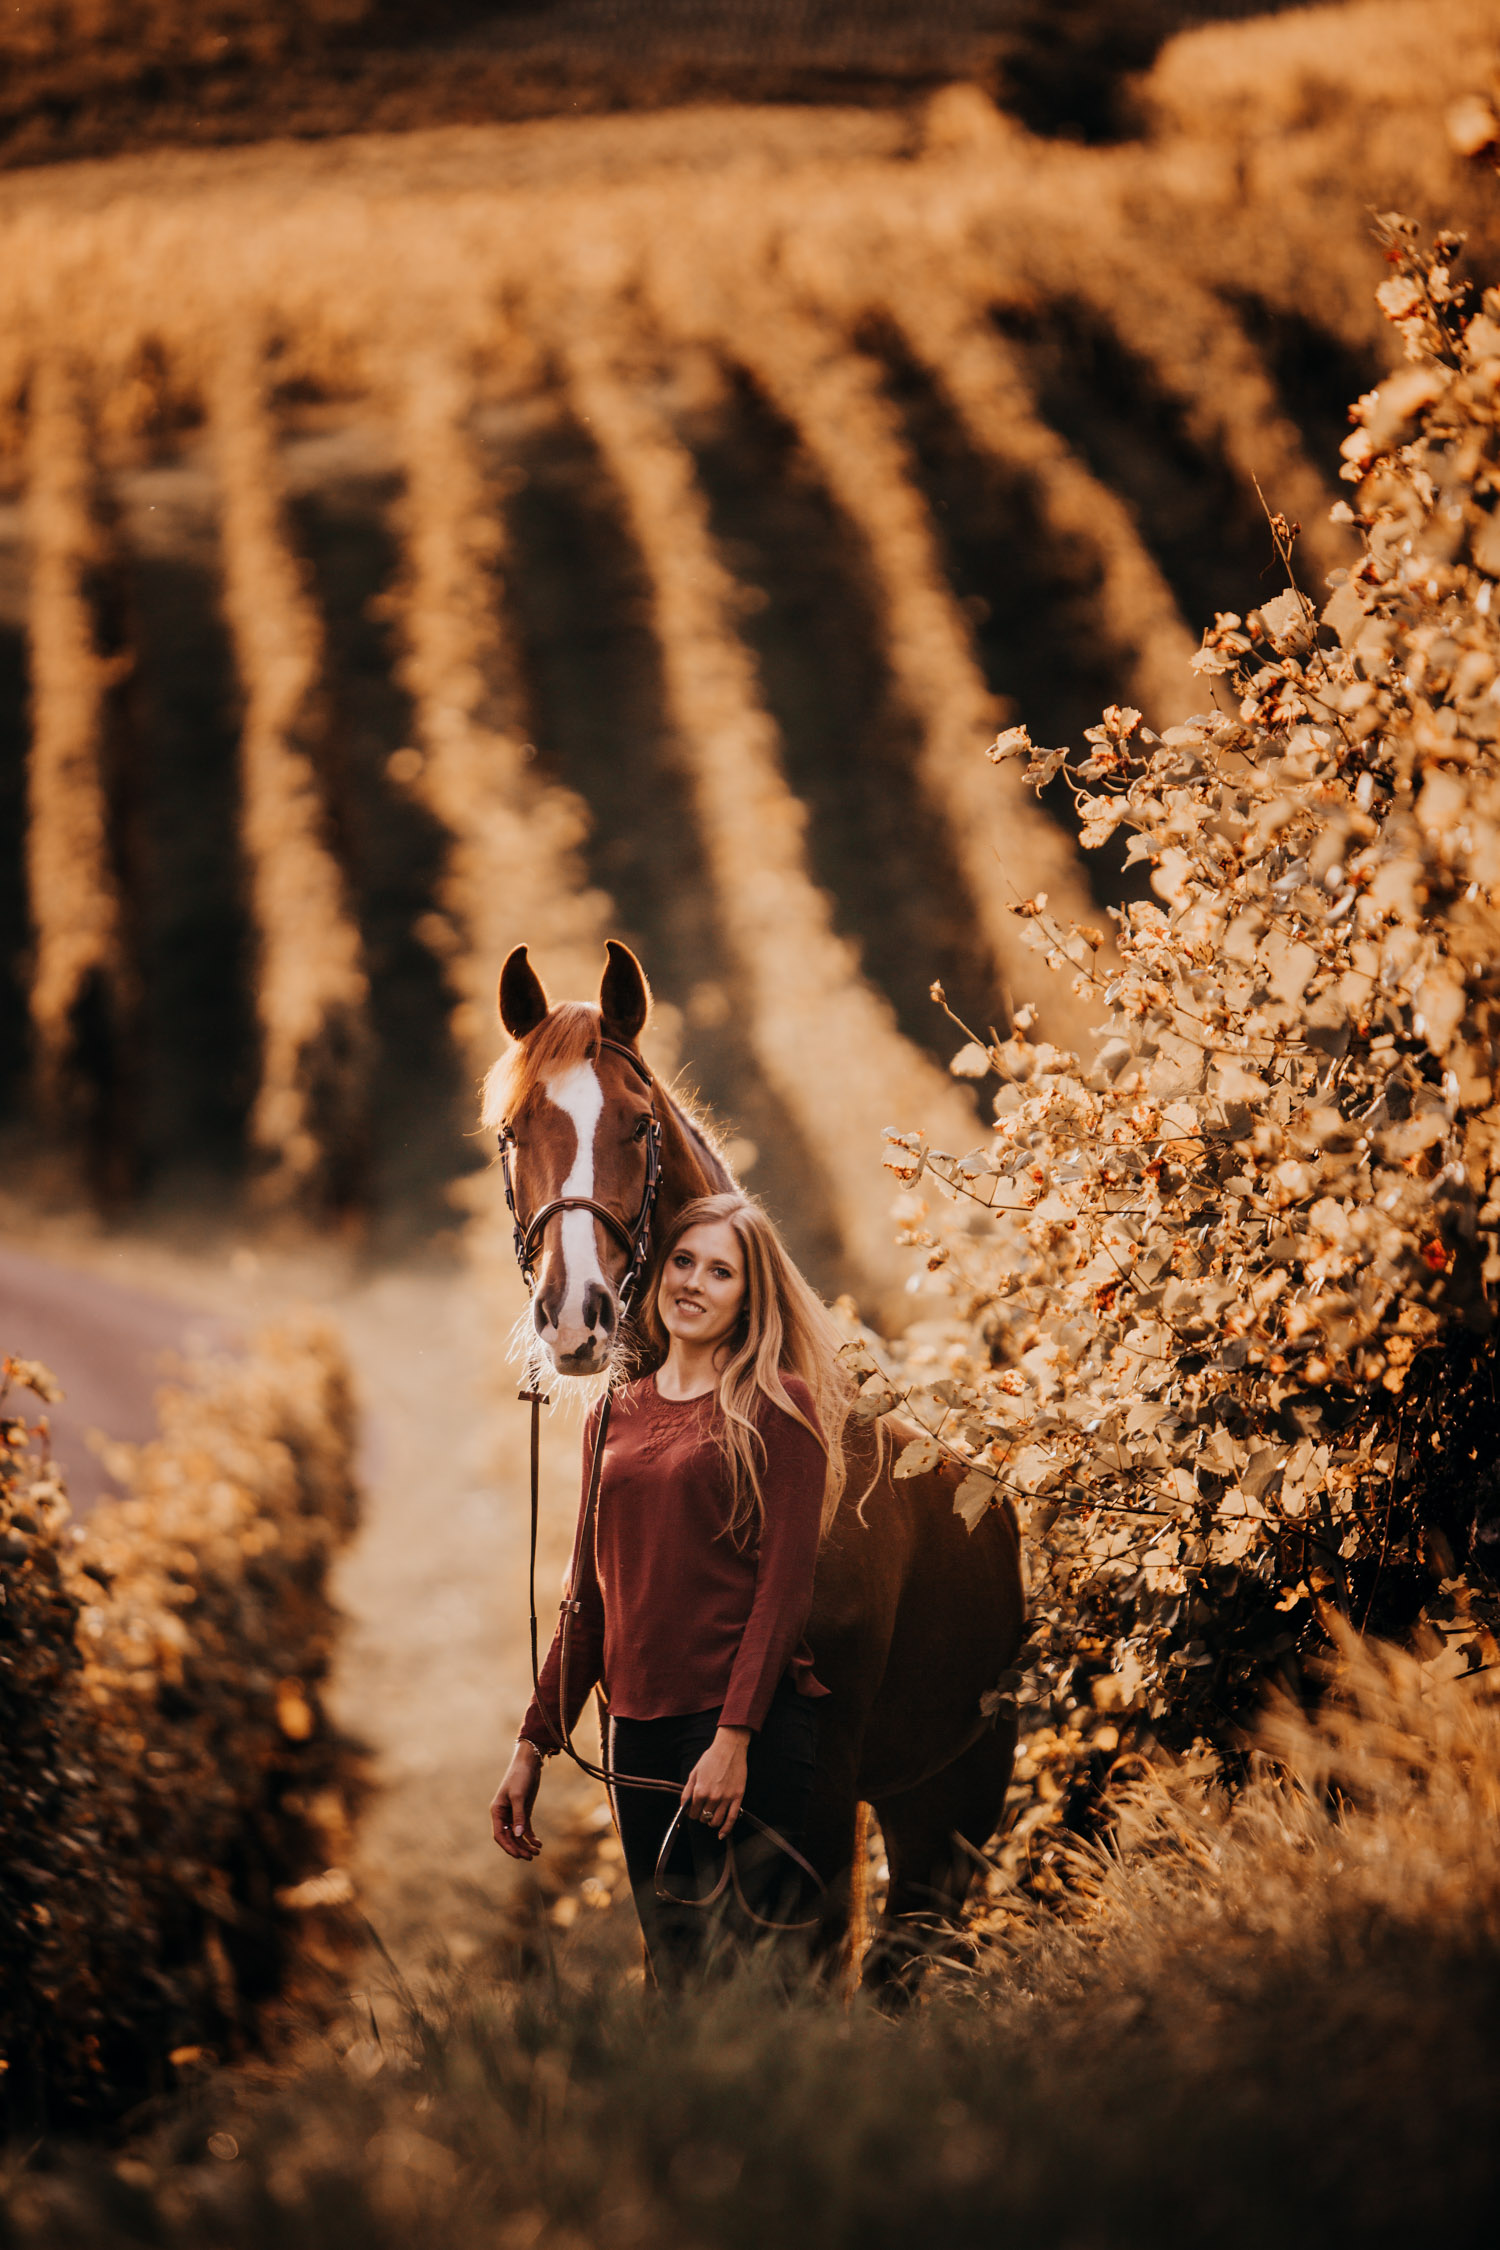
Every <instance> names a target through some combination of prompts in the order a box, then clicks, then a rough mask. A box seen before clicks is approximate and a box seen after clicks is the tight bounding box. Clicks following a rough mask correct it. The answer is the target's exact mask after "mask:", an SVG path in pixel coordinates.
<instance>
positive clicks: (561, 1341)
mask: <svg viewBox="0 0 1500 2250" xmlns="http://www.w3.org/2000/svg"><path fill="white" fill-rule="evenodd" d="M547 1099H548V1101H549V1102H552V1103H554V1104H555V1106H556V1107H557V1108H558V1109H560V1110H562V1111H563V1112H564V1114H565V1115H566V1116H567V1117H568V1118H570V1119H571V1121H572V1125H573V1131H574V1133H575V1134H576V1136H577V1141H576V1145H575V1148H574V1152H573V1167H572V1170H571V1171H570V1172H569V1174H568V1176H567V1178H566V1179H565V1180H564V1181H563V1184H562V1186H561V1187H560V1188H559V1189H558V1191H557V1192H558V1194H559V1195H560V1196H568V1195H589V1196H591V1195H592V1194H593V1192H594V1138H595V1135H596V1134H597V1132H598V1130H599V1120H600V1118H601V1117H602V1116H603V1114H604V1088H603V1087H602V1086H601V1085H600V1083H599V1077H598V1073H597V1072H596V1071H595V1069H594V1067H593V1065H592V1063H576V1064H575V1065H574V1067H573V1068H572V1069H571V1070H565V1071H562V1072H560V1073H559V1075H558V1076H557V1077H556V1078H549V1079H548V1081H547ZM552 1223H553V1225H554V1226H555V1227H556V1229H557V1233H558V1248H557V1252H556V1255H557V1256H558V1257H560V1258H561V1260H562V1269H563V1270H562V1288H561V1292H560V1294H559V1295H558V1297H557V1300H556V1302H557V1324H556V1326H555V1327H554V1328H553V1330H552V1332H551V1334H550V1335H544V1336H543V1338H542V1341H543V1343H545V1344H546V1345H547V1346H548V1348H549V1350H550V1351H551V1353H552V1355H553V1358H554V1360H558V1361H561V1360H564V1359H567V1360H572V1359H575V1358H576V1357H577V1356H578V1355H579V1354H581V1353H584V1352H588V1353H590V1354H597V1364H598V1366H600V1367H602V1366H603V1364H604V1358H605V1355H606V1352H607V1350H608V1346H609V1342H610V1339H609V1337H608V1336H605V1335H602V1334H600V1333H599V1332H598V1331H596V1330H595V1329H592V1328H590V1327H589V1325H588V1322H587V1320H586V1319H585V1317H584V1307H585V1303H586V1298H587V1292H588V1290H589V1288H590V1286H591V1285H592V1286H594V1287H597V1288H600V1289H602V1290H603V1291H604V1292H605V1294H606V1296H610V1297H612V1296H613V1294H614V1292H613V1290H612V1289H611V1288H610V1285H609V1282H608V1280H607V1279H606V1277H605V1274H604V1272H603V1270H602V1268H601V1266H600V1264H599V1240H598V1236H597V1234H596V1232H595V1227H594V1215H593V1213H592V1212H591V1211H564V1212H563V1213H562V1214H561V1216H560V1217H558V1218H557V1219H554V1221H553V1222H552ZM589 1372H593V1370H592V1369H590V1370H589Z"/></svg>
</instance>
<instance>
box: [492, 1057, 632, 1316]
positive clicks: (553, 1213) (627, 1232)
mask: <svg viewBox="0 0 1500 2250" xmlns="http://www.w3.org/2000/svg"><path fill="white" fill-rule="evenodd" d="M599 1045H600V1047H601V1049H602V1048H605V1047H608V1048H609V1050H610V1052H611V1054H615V1055H623V1056H624V1058H625V1060H626V1062H628V1063H629V1065H630V1067H631V1069H632V1070H633V1071H634V1072H635V1074H636V1076H637V1078H639V1079H640V1081H641V1083H642V1085H643V1086H645V1088H646V1089H647V1091H648V1093H649V1094H650V1096H651V1117H650V1121H649V1124H648V1126H647V1130H646V1179H645V1184H644V1186H643V1187H642V1189H641V1206H640V1209H639V1210H638V1211H637V1212H636V1215H635V1223H634V1225H633V1226H627V1225H626V1223H625V1221H624V1220H623V1219H622V1218H620V1217H619V1216H618V1214H617V1213H616V1212H614V1211H611V1210H609V1209H608V1208H607V1206H606V1205H604V1204H603V1203H596V1202H595V1201H594V1199H593V1197H592V1196H588V1195H559V1196H555V1197H554V1198H553V1200H552V1201H551V1202H550V1203H544V1204H543V1205H542V1208H541V1209H540V1211H538V1212H537V1213H536V1214H535V1216H534V1217H533V1218H531V1219H529V1220H526V1219H523V1218H522V1217H521V1214H520V1212H519V1211H518V1210H517V1209H516V1183H515V1178H514V1176H513V1174H512V1171H511V1162H510V1159H511V1151H512V1150H513V1149H514V1147H515V1145H516V1136H515V1134H514V1133H513V1132H512V1130H511V1128H510V1126H509V1125H502V1126H501V1128H500V1171H501V1175H502V1177H503V1178H504V1181H505V1201H506V1204H507V1206H508V1208H509V1211H510V1215H511V1218H512V1219H513V1221H514V1222H515V1229H516V1264H517V1265H518V1266H519V1267H520V1269H521V1275H522V1278H523V1280H524V1281H525V1283H526V1286H527V1288H528V1289H532V1290H534V1289H535V1288H536V1257H537V1252H538V1250H539V1249H540V1248H541V1244H542V1236H543V1235H544V1233H545V1232H546V1230H547V1226H548V1223H549V1221H551V1220H553V1219H555V1218H556V1217H557V1214H558V1213H559V1211H590V1212H592V1213H593V1215H594V1217H595V1218H596V1219H597V1220H598V1221H599V1223H600V1225H601V1226H606V1227H608V1229H609V1231H610V1233H611V1234H612V1235H613V1236H614V1238H615V1240H616V1242H618V1243H619V1245H620V1247H621V1249H622V1250H623V1251H624V1252H625V1259H626V1264H625V1271H624V1274H623V1275H622V1276H621V1279H620V1286H619V1290H618V1292H617V1295H618V1298H619V1305H620V1310H621V1312H622V1313H624V1312H626V1311H628V1310H629V1306H630V1301H631V1299H632V1297H633V1296H634V1295H635V1292H636V1288H637V1285H638V1284H639V1281H640V1278H641V1274H642V1272H643V1270H644V1268H645V1264H646V1258H647V1254H648V1252H649V1251H650V1248H651V1214H652V1212H653V1211H654V1210H655V1208H656V1191H657V1189H658V1188H659V1187H660V1185H661V1119H660V1117H658V1115H657V1113H656V1082H655V1080H654V1079H653V1078H652V1076H651V1073H650V1071H649V1070H648V1069H647V1068H646V1065H645V1064H644V1063H643V1062H642V1061H641V1058H640V1056H639V1055H638V1054H636V1053H635V1052H634V1050H633V1049H632V1048H630V1047H626V1046H622V1045H621V1043H620V1041H619V1040H618V1039H601V1040H600V1042H599Z"/></svg>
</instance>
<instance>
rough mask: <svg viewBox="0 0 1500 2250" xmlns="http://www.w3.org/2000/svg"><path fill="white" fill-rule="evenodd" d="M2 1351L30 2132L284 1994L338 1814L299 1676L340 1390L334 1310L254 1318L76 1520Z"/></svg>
mask: <svg viewBox="0 0 1500 2250" xmlns="http://www.w3.org/2000/svg"><path fill="white" fill-rule="evenodd" d="M0 1374H3V1385H0V1833H3V1835H4V1838H5V1845H4V1851H3V1853H0V2128H3V2127H4V2126H5V2125H9V2126H11V2127H12V2128H18V2127H22V2126H24V2127H27V2128H31V2127H33V2126H34V2125H35V2124H36V2123H38V2122H39V2121H41V2122H47V2123H51V2124H53V2125H57V2124H63V2123H81V2122H87V2121H90V2120H95V2119H98V2118H101V2117H107V2116H109V2115H110V2114H112V2113H116V2112H118V2111H119V2110H121V2109H122V2108H124V2107H125V2106H127V2105H128V2104H130V2103H132V2102H135V2101H139V2100H140V2099H141V2098H142V2096H143V2095H145V2094H147V2093H149V2092H150V2091H152V2090H153V2089H154V2088H157V2087H159V2086H161V2085H163V2084H164V2083H166V2082H167V2081H168V2080H169V2078H170V2075H171V2073H170V2070H169V2059H170V2058H173V2057H175V2058H176V2060H177V2063H178V2065H179V2067H188V2066H190V2065H194V2064H197V2063H199V2062H202V2061H203V2060H205V2059H209V2058H211V2056H212V2054H213V2053H215V2052H218V2053H223V2052H226V2051H235V2050H236V2049H238V2048H241V2047H242V2046H243V2045H244V2043H245V2041H246V2039H247V2037H248V2036H250V2035H251V2034H252V2033H253V2031H254V2028H255V2011H256V2008H257V2005H258V2003H260V2002H261V2001H263V2000H265V1999H267V1998H268V1997H269V1996H271V1995H272V1994H273V1993H274V1992H275V1990H276V1987H277V1984H278V1981H279V1978H280V1975H281V1972H282V1970H283V1968H284V1966H285V1960H286V1950H287V1948H286V1933H287V1929H288V1927H289V1924H288V1922H287V1920H286V1918H285V1917H284V1916H281V1915H279V1914H278V1911H277V1895H276V1894H277V1892H278V1889H281V1888H283V1887H285V1886H295V1885H296V1883H297V1882H298V1879H299V1878H301V1877H304V1876H306V1875H307V1874H308V1873H309V1872H310V1863H311V1864H315V1865H318V1866H321V1864H322V1860H321V1857H319V1858H318V1859H317V1860H316V1861H313V1858H312V1855H314V1854H316V1853H317V1852H318V1850H319V1836H318V1815H319V1812H320V1810H322V1811H324V1812H327V1813H329V1814H330V1815H331V1814H332V1813H335V1812H336V1810H337V1807H336V1802H335V1800H334V1799H333V1798H332V1797H331V1795H329V1792H330V1789H331V1785H332V1784H333V1783H334V1782H335V1781H336V1779H337V1777H338V1773H339V1769H340V1765H341V1762H342V1750H341V1746H340V1745H339V1743H338V1742H337V1740H336V1738H334V1737H332V1736H331V1734H330V1731H329V1729H328V1728H327V1726H326V1725H325V1724H324V1722H323V1721H322V1719H321V1717H320V1715H319V1711H318V1702H317V1690H316V1683H317V1680H318V1678H319V1677H320V1675H321V1673H322V1671H323V1669H324V1664H325V1660H326V1654H327V1648H328V1643H329V1638H330V1634H331V1627H332V1622H333V1620H332V1611H331V1608H330V1604H329V1601H328V1595H327V1589H326V1584H325V1579H326V1572H327V1565H328V1562H329V1559H330V1556H331V1554H332V1553H333V1551H334V1549H335V1547H336V1545H337V1543H338V1541H339V1539H340V1538H341V1537H342V1535H343V1534H344V1532H345V1531H346V1530H347V1529H348V1527H349V1526H350V1524H351V1523H352V1520H353V1512H354V1496H353V1487H352V1483H351V1479H350V1455H351V1445H352V1411H351V1403H350V1397H349V1390H348V1384H347V1380H346V1376H345V1372H344V1368H343V1365H342V1362H341V1359H340V1357H339V1354H338V1351H337V1349H336V1347H335V1345H334V1344H333V1343H332V1342H331V1340H330V1339H329V1338H328V1336H327V1335H326V1334H323V1333H322V1332H320V1331H308V1332H305V1333H299V1334H292V1333H287V1332H281V1333H278V1332H272V1333H269V1334H267V1335H265V1336H263V1337H261V1338H260V1339H259V1341H258V1344H257V1347H256V1349H255V1351H254V1353H253V1355H252V1356H251V1357H249V1358H248V1359H247V1360H245V1361H244V1362H243V1363H237V1364H231V1365H227V1366H226V1367H224V1368H222V1369H219V1370H215V1371H213V1372H212V1374H211V1376H210V1377H209V1379H208V1380H206V1381H205V1382H204V1383H203V1384H201V1385H195V1386H193V1387H184V1388H181V1389H177V1390H174V1391H170V1392H168V1393H167V1394H166V1395H165V1397H164V1400H163V1403H162V1435H161V1436H160V1438H158V1439H157V1440H155V1441H154V1442H153V1443H151V1444H149V1445H146V1446H143V1447H141V1448H140V1449H139V1451H138V1452H136V1453H135V1454H134V1456H133V1458H131V1459H130V1462H129V1469H128V1474H129V1492H130V1496H129V1497H128V1498H126V1499H124V1500H121V1501H118V1502H115V1503H112V1504H109V1505H106V1506H105V1507H103V1508H101V1509H100V1510H99V1511H98V1512H97V1513H96V1514H95V1515H94V1516H92V1517H91V1518H90V1519H89V1521H88V1523H87V1525H85V1526H82V1527H75V1526H74V1525H72V1523H71V1522H70V1520H69V1514H68V1506H67V1500H66V1497H65V1495H64V1493H63V1490H62V1486H61V1483H60V1481H59V1479H58V1477H57V1475H56V1473H55V1471H54V1470H53V1469H52V1468H51V1467H50V1466H49V1464H48V1463H47V1460H46V1457H45V1451H44V1444H39V1442H38V1439H39V1432H38V1429H37V1428H35V1427H33V1425H31V1424H29V1423H28V1422H27V1420H26V1419H25V1418H24V1417H23V1416H22V1415H20V1414H19V1413H17V1412H16V1410H15V1406H14V1404H13V1393H14V1390H15V1388H16V1387H18V1386H21V1385H25V1386H29V1387H30V1388H31V1389H32V1390H33V1391H34V1392H36V1393H37V1394H39V1395H40V1396H41V1397H43V1398H47V1397H49V1396H56V1395H57V1394H56V1386H55V1385H54V1383H53V1381H52V1378H51V1377H50V1376H49V1375H48V1374H47V1372H46V1370H45V1369H43V1368H39V1367H37V1366H35V1365H33V1364H30V1363H27V1362H21V1361H16V1360H6V1361H4V1362H0ZM40 1436H41V1439H42V1440H43V1441H44V1438H45V1428H44V1426H42V1428H41V1431H40ZM320 1793H322V1795H323V1797H324V1799H325V1802H324V1804H323V1805H322V1806H321V1807H320V1805H319V1796H320Z"/></svg>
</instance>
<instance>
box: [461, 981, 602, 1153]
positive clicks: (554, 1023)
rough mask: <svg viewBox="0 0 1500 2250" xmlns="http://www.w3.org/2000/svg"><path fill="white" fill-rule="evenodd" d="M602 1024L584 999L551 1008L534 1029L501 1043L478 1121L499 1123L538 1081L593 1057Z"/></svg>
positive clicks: (486, 1081) (486, 1085)
mask: <svg viewBox="0 0 1500 2250" xmlns="http://www.w3.org/2000/svg"><path fill="white" fill-rule="evenodd" d="M603 1036H604V1026H603V1022H602V1020H601V1018H600V1014H599V1010H598V1009H597V1008H591V1007H590V1006H589V1005H588V1003H587V1002H586V1001H583V1000H563V1001H560V1002H559V1004H558V1005H557V1006H556V1007H555V1008H550V1009H549V1010H548V1011H547V1013H546V1015H545V1016H543V1018H542V1020H541V1022H540V1023H539V1024H538V1025H537V1027H536V1029H535V1031H529V1032H528V1033H527V1034H526V1037H525V1038H524V1039H517V1040H516V1041H515V1042H514V1044H513V1045H512V1046H509V1047H507V1048H506V1050H505V1053H504V1054H503V1055H502V1056H501V1057H500V1060H499V1061H498V1062H497V1063H495V1064H494V1065H493V1066H492V1068H491V1070H490V1073H489V1076H488V1077H487V1078H486V1079H485V1082H484V1108H483V1110H482V1111H481V1113H480V1122H481V1123H482V1124H484V1125H487V1126H490V1127H493V1128H498V1127H499V1126H501V1125H503V1124H504V1123H505V1120H506V1118H507V1117H511V1116H514V1114H515V1112H516V1111H517V1110H518V1109H519V1108H520V1107H521V1105H522V1103H523V1102H524V1101H525V1099H526V1097H527V1095H528V1094H530V1093H534V1092H535V1090H536V1088H537V1087H538V1086H539V1085H541V1083H542V1081H543V1080H544V1079H547V1078H551V1077H552V1076H553V1075H554V1073H555V1072H557V1071H559V1070H568V1069H571V1068H572V1067H573V1065H574V1064H575V1063H585V1062H597V1061H598V1059H599V1042H600V1040H601V1039H602V1038H603Z"/></svg>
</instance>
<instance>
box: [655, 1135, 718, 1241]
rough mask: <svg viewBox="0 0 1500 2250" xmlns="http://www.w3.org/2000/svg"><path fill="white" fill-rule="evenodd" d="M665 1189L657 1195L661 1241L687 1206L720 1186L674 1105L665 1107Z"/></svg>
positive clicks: (662, 1179)
mask: <svg viewBox="0 0 1500 2250" xmlns="http://www.w3.org/2000/svg"><path fill="white" fill-rule="evenodd" d="M661 1122H662V1137H661V1143H662V1145H661V1187H660V1189H659V1191H658V1194H657V1218H656V1224H655V1229H654V1231H655V1233H656V1236H657V1239H658V1241H659V1240H660V1239H661V1236H662V1235H663V1234H664V1233H665V1232H666V1230H667V1229H668V1228H669V1227H670V1226H671V1225H672V1222H673V1221H674V1219H675V1218H676V1217H677V1214H678V1212H679V1211H680V1210H681V1209H682V1207H683V1205H684V1204H685V1203H692V1202H693V1201H695V1200H696V1198H697V1197H698V1196H700V1195H712V1194H713V1193H714V1192H715V1190H716V1189H717V1187H718V1185H719V1183H718V1181H717V1180H715V1179H714V1178H712V1176H711V1175H710V1173H709V1171H708V1169H707V1167H706V1166H705V1164H704V1161H703V1154H702V1150H701V1149H700V1147H699V1145H698V1142H697V1140H696V1138H695V1137H694V1135H693V1134H692V1133H690V1132H689V1130H688V1128H687V1124H686V1122H685V1121H684V1119H683V1117H682V1115H681V1113H680V1111H679V1110H678V1109H677V1107H676V1105H675V1104H674V1103H672V1102H664V1103H663V1104H662V1105H661Z"/></svg>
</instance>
